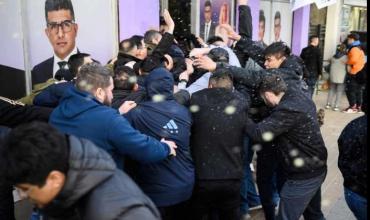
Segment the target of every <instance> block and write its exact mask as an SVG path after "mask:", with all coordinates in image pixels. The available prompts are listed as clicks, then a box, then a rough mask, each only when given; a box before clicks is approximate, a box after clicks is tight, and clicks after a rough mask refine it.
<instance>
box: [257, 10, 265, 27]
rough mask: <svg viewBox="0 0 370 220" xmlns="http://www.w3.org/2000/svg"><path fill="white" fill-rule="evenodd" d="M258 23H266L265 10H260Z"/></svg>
mask: <svg viewBox="0 0 370 220" xmlns="http://www.w3.org/2000/svg"><path fill="white" fill-rule="evenodd" d="M258 21H259V22H263V24H265V23H266V18H265V13H264V12H263V10H260V13H259V18H258Z"/></svg>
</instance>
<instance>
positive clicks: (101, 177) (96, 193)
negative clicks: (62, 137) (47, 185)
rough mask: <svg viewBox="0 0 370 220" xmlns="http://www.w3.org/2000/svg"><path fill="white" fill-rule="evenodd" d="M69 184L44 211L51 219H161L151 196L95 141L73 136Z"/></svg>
mask: <svg viewBox="0 0 370 220" xmlns="http://www.w3.org/2000/svg"><path fill="white" fill-rule="evenodd" d="M69 143H70V156H69V170H68V173H67V177H66V182H65V185H64V187H63V189H62V191H61V192H60V194H59V195H58V196H57V198H56V199H55V200H54V201H52V203H51V204H49V205H48V206H47V207H46V208H45V209H44V212H45V213H46V215H47V216H48V219H49V220H59V219H60V220H62V219H63V220H64V219H69V220H72V219H73V220H75V219H76V220H77V219H79V220H113V219H130V220H134V219H135V220H136V219H160V215H159V213H158V211H157V209H156V208H155V206H154V204H153V203H152V202H151V200H150V199H149V198H148V197H147V196H145V195H144V193H143V192H142V191H141V190H140V189H139V188H138V187H137V185H136V184H135V183H134V182H133V181H132V180H131V179H130V177H128V176H127V175H126V174H125V173H123V172H122V171H121V170H118V169H117V168H116V165H115V163H114V161H113V160H112V158H111V157H110V156H109V154H108V153H106V152H105V151H104V150H103V149H100V148H98V147H96V146H95V145H94V144H93V143H92V142H90V141H88V140H85V139H79V138H76V137H74V136H70V137H69Z"/></svg>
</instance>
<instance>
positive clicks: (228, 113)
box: [225, 105, 236, 115]
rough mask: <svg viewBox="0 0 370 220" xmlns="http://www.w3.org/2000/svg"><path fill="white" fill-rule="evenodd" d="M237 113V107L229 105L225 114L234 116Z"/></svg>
mask: <svg viewBox="0 0 370 220" xmlns="http://www.w3.org/2000/svg"><path fill="white" fill-rule="evenodd" d="M235 112H236V108H235V106H232V105H229V106H227V107H226V108H225V113H226V114H227V115H233V114H234V113H235Z"/></svg>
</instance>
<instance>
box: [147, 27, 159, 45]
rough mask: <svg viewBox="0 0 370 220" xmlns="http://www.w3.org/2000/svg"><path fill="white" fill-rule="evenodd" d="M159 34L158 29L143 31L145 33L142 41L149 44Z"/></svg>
mask: <svg viewBox="0 0 370 220" xmlns="http://www.w3.org/2000/svg"><path fill="white" fill-rule="evenodd" d="M159 35H161V33H160V32H159V31H156V30H149V31H147V32H145V34H144V42H145V43H146V44H151V43H153V40H154V39H155V38H156V37H157V36H159Z"/></svg>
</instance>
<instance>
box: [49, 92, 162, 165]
mask: <svg viewBox="0 0 370 220" xmlns="http://www.w3.org/2000/svg"><path fill="white" fill-rule="evenodd" d="M49 122H50V124H52V125H53V126H55V127H56V128H57V129H59V130H60V131H61V132H63V133H65V134H68V135H75V136H78V137H82V138H86V139H90V140H91V141H92V142H94V143H95V144H96V145H97V146H98V147H101V148H103V149H105V150H106V151H108V153H110V154H111V155H112V157H113V159H114V160H115V162H116V163H117V165H118V167H119V168H123V157H122V156H123V155H128V156H130V157H131V158H132V159H134V160H138V161H140V162H157V161H159V160H162V159H165V158H166V157H167V156H168V154H169V147H168V146H167V144H165V143H161V142H159V141H157V140H155V139H153V138H152V137H149V136H147V135H143V134H141V133H140V132H139V131H137V130H135V129H133V128H132V127H131V125H130V123H128V121H127V120H126V119H125V118H124V117H122V116H121V115H120V114H119V112H118V111H117V110H115V109H112V108H110V107H107V106H105V105H103V104H102V103H100V102H99V101H98V100H96V99H95V98H94V97H92V96H91V95H90V94H89V93H87V92H82V91H79V90H78V89H77V88H75V87H72V88H70V89H68V90H67V91H66V92H65V94H64V97H63V98H62V100H61V101H60V104H59V106H58V107H57V108H55V109H54V111H53V112H52V114H51V116H50V120H49Z"/></svg>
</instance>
